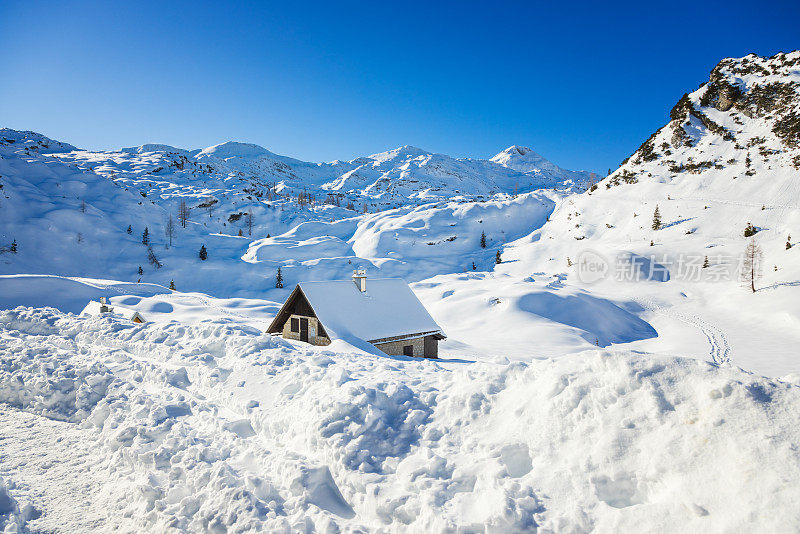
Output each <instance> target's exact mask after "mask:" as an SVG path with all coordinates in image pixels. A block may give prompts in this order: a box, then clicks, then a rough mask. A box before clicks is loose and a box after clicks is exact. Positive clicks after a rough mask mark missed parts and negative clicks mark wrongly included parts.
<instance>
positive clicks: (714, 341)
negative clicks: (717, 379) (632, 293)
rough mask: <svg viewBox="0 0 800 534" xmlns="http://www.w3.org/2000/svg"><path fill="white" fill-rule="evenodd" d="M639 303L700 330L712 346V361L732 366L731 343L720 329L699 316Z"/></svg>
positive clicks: (656, 305)
mask: <svg viewBox="0 0 800 534" xmlns="http://www.w3.org/2000/svg"><path fill="white" fill-rule="evenodd" d="M638 302H639V304H641V305H642V306H643V307H645V308H647V309H648V310H650V311H652V312H655V313H659V314H661V315H665V316H667V317H671V318H673V319H677V320H678V321H681V322H684V323H686V324H688V325H690V326H693V327H695V328H697V329H698V330H700V331H701V332H702V333H703V335H704V336H705V337H706V339H707V340H708V344H709V346H710V350H709V357H710V358H711V361H712V362H714V363H716V364H718V365H724V364H727V365H730V363H731V347H730V343H728V338H727V336H726V335H725V333H724V332H723V331H722V330H721V329H720V328H718V327H717V326H714V325H713V324H711V323H709V322H708V321H706V320H704V319H702V318H701V317H699V316H697V315H694V314H690V315H686V314H682V313H678V312H676V311H674V310H672V309H670V308H668V307H666V306H660V305H658V304H656V303H655V302H654V301H653V300H651V299H639V300H638Z"/></svg>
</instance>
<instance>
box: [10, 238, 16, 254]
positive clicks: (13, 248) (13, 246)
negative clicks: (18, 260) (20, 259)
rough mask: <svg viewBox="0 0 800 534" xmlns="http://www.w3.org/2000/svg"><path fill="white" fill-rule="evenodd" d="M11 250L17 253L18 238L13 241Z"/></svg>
mask: <svg viewBox="0 0 800 534" xmlns="http://www.w3.org/2000/svg"><path fill="white" fill-rule="evenodd" d="M10 250H11V252H13V253H14V254H16V253H17V240H16V239H15V240H14V241H12V242H11V249H10Z"/></svg>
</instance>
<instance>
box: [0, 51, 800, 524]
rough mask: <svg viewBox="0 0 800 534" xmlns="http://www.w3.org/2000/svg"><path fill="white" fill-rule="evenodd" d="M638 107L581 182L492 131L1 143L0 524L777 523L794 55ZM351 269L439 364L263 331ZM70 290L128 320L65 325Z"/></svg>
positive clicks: (795, 265)
mask: <svg viewBox="0 0 800 534" xmlns="http://www.w3.org/2000/svg"><path fill="white" fill-rule="evenodd" d="M677 99H678V95H676V100H677ZM667 112H668V110H664V113H665V120H666V121H667V123H666V124H665V126H664V127H663V128H660V129H659V130H658V131H657V132H655V133H654V134H653V136H651V137H650V138H649V139H648V140H646V141H645V142H644V143H643V144H642V146H641V147H640V148H639V149H637V150H636V151H634V153H633V154H632V156H631V157H630V158H628V159H627V160H626V162H625V163H624V164H623V165H622V166H621V167H620V168H619V169H617V170H616V171H615V172H613V173H611V175H610V176H608V177H606V178H604V179H603V180H601V181H599V182H597V183H595V184H594V185H595V186H594V187H592V188H591V189H590V190H589V191H585V192H584V191H583V189H584V187H582V184H586V183H589V182H590V181H591V177H590V176H589V175H588V174H586V173H576V172H573V171H566V170H564V169H560V168H558V167H557V166H555V165H553V164H551V163H549V162H547V161H546V160H543V159H542V158H541V157H540V156H539V155H537V154H536V153H535V152H533V151H531V150H529V149H527V148H524V147H517V146H512V147H509V148H508V149H506V150H504V151H503V152H501V153H500V154H498V155H497V156H495V157H494V158H492V159H491V160H471V159H454V158H450V157H448V156H444V155H441V154H434V153H430V152H428V151H425V150H422V149H419V148H415V147H411V146H405V147H401V148H398V149H395V150H391V151H388V152H384V153H380V154H374V155H371V156H368V157H362V158H357V159H355V160H352V161H347V162H345V161H335V162H330V163H321V164H318V163H308V162H302V161H299V160H295V159H292V158H287V157H283V156H279V155H276V154H273V153H271V152H269V151H268V150H266V149H264V148H262V147H259V146H256V145H250V144H243V143H234V142H228V143H222V144H220V145H215V146H213V147H209V148H206V149H202V150H184V149H179V148H175V147H170V146H166V145H143V146H141V147H135V148H126V149H121V150H119V151H113V152H92V151H86V150H78V149H76V148H75V147H73V146H71V145H67V144H65V143H59V142H56V141H53V140H50V139H47V138H45V137H43V136H41V135H39V134H35V133H32V132H17V131H12V130H2V131H0V193H2V196H0V309H1V310H2V311H0V440H1V441H2V443H3V444H4V447H5V450H7V451H8V454H6V455H4V456H3V455H0V456H2V458H0V466H2V475H3V478H0V504H2V508H0V527H2V528H6V529H8V528H9V527H8V525H11V528H12V529H13V528H16V529H17V530H20V529H23V528H26V526H27V527H30V528H31V529H32V530H37V529H38V530H42V531H56V530H58V529H66V530H69V531H85V530H90V529H92V528H94V529H100V530H110V529H111V528H112V527H113V528H118V529H120V528H121V529H123V530H125V529H127V530H132V531H135V530H139V531H161V530H168V529H178V530H190V531H212V530H219V531H223V530H226V529H227V530H236V529H238V530H241V531H247V530H253V531H259V530H261V531H264V530H269V531H312V530H316V531H330V532H339V531H343V532H348V531H350V532H362V531H410V532H440V531H465V532H466V531H469V532H472V531H484V532H492V531H494V532H532V531H536V530H537V529H539V530H540V531H543V532H590V531H601V532H604V531H609V532H611V531H615V532H616V531H633V530H647V531H663V530H664V529H665V528H667V527H666V526H668V527H672V528H674V529H675V530H676V531H699V530H712V531H724V532H727V531H753V530H759V529H760V530H767V531H776V532H777V531H780V532H785V531H794V530H797V527H798V525H800V515H799V514H798V511H797V509H796V508H797V507H796V506H793V505H794V503H796V502H797V501H798V499H799V498H800V486H799V485H798V484H797V483H796V481H797V479H798V477H800V452H798V450H797V448H796V447H794V446H793V444H794V443H797V442H798V440H800V430H798V429H800V357H798V352H797V350H796V347H797V346H798V345H800V298H798V291H800V247H798V246H797V245H796V243H797V240H798V239H800V180H799V179H798V177H799V176H800V52H792V53H790V54H778V55H776V56H773V57H771V58H762V57H758V56H754V55H750V56H747V57H744V58H736V59H725V60H723V61H721V62H720V63H719V65H717V66H716V67H715V68H714V70H713V71H712V72H711V76H710V78H709V81H708V82H707V83H705V84H703V85H701V86H700V88H699V89H697V90H695V91H693V92H691V93H688V94H686V95H684V96H683V97H682V98H680V99H679V100H678V103H677V105H676V106H675V107H674V108H673V110H672V112H670V113H669V119H666V117H667ZM553 187H556V188H557V189H558V190H557V191H553V190H552V188H553ZM514 192H518V193H519V194H518V195H513V193H514ZM301 193H302V195H301ZM329 193H330V196H328V194H329ZM495 193H496V194H495ZM313 197H316V199H314V198H313ZM181 201H185V202H186V203H187V204H188V207H189V208H190V215H189V217H188V220H187V221H186V224H185V227H184V225H183V224H179V223H178V221H177V220H176V216H177V214H178V206H179V203H180V202H181ZM323 201H327V202H323ZM348 204H352V205H348ZM365 208H366V211H367V213H364V212H363V211H364V209H365ZM656 208H658V213H659V217H656V215H655V212H656ZM170 215H172V217H173V222H174V223H175V226H176V228H174V231H173V232H172V234H173V235H170V234H169V232H167V231H166V230H167V228H168V222H169V220H170ZM129 226H130V227H131V231H130V232H129V231H128V227H129ZM145 228H147V229H148V231H149V234H148V240H147V241H148V243H146V244H145V243H143V241H144V239H143V232H144V229H145ZM746 229H747V234H752V233H753V232H755V233H754V235H749V237H747V236H746V235H745V230H746ZM753 242H755V243H756V244H757V245H758V246H759V247H760V248H761V250H762V254H763V261H762V263H761V264H760V267H761V269H760V274H761V277H760V278H759V279H758V280H757V281H756V284H757V285H756V289H757V291H755V292H753V291H751V290H750V288H749V286H747V287H743V284H742V281H741V279H740V277H741V275H742V274H743V269H742V265H741V260H742V253H743V252H744V250H745V247H746V246H747V244H748V243H753ZM201 245H202V246H205V247H206V249H207V252H208V257H207V259H205V260H203V259H200V258H199V257H198V250H199V249H200V247H201ZM151 254H152V255H154V256H156V258H157V263H158V264H156V263H154V262H152V261H151V259H150V258H151ZM497 262H499V263H497ZM139 267H141V274H140V271H139ZM356 267H363V268H365V269H366V270H367V276H368V278H369V277H372V276H401V277H404V278H406V279H407V280H408V281H410V282H412V289H413V290H414V292H415V293H416V294H417V296H418V297H419V298H420V300H421V301H422V302H423V303H424V304H425V306H426V308H427V309H428V310H429V311H430V313H431V315H432V316H433V317H434V319H435V320H436V321H437V323H438V324H440V325H441V326H442V328H443V329H444V331H445V332H446V333H447V335H448V338H447V340H445V341H443V342H442V343H441V344H440V355H441V356H442V357H443V359H442V360H440V361H438V362H433V361H418V360H411V359H407V358H396V359H395V358H387V357H382V356H380V355H376V354H373V353H365V352H362V351H359V350H357V349H356V348H355V347H353V346H350V345H348V344H346V343H343V342H341V340H338V341H335V342H334V344H332V345H331V346H328V347H313V346H310V345H307V344H302V343H299V342H295V341H291V340H285V339H278V338H275V337H271V336H267V335H265V334H264V333H263V330H264V329H265V327H266V325H267V324H269V322H270V321H271V319H272V318H273V317H274V315H275V313H276V311H277V309H278V307H279V305H280V303H281V302H283V301H284V300H285V299H286V297H287V296H288V294H289V292H290V291H291V290H292V289H293V287H294V284H295V283H296V282H298V281H303V280H312V279H317V280H322V279H341V278H345V277H347V276H348V275H349V273H350V272H351V271H352V269H354V268H356ZM278 268H281V270H282V273H283V277H284V287H283V288H278V287H276V284H275V275H276V271H277V269H278ZM173 280H174V282H175V284H176V286H177V291H171V290H169V289H168V288H167V286H168V285H169V282H170V281H173ZM100 296H107V297H109V298H110V301H111V304H112V305H113V306H118V307H122V308H128V309H136V310H138V311H139V312H141V313H142V314H143V315H144V316H145V318H146V319H147V321H148V323H147V324H144V325H135V324H133V323H131V322H129V321H125V320H123V319H121V318H114V317H78V316H76V315H74V313H76V312H78V311H79V310H81V309H82V307H83V306H84V305H85V303H86V301H87V300H88V299H90V298H93V299H96V298H98V297H100ZM17 306H27V307H17ZM45 307H49V309H42V308H45ZM70 312H72V313H70ZM761 375H766V376H761ZM767 377H769V378H767ZM31 444H36V445H35V446H31ZM65 459H67V460H68V461H65ZM75 471H79V472H80V473H88V474H87V475H86V476H82V477H77V478H76V477H74V476H60V475H65V474H69V475H72V474H73V473H74V472H75ZM719 473H725V476H723V477H720V476H719ZM765 495H767V496H769V498H767V499H765V498H764V496H765ZM101 505H102V506H101ZM673 525H674V527H673ZM106 527H108V528H106Z"/></svg>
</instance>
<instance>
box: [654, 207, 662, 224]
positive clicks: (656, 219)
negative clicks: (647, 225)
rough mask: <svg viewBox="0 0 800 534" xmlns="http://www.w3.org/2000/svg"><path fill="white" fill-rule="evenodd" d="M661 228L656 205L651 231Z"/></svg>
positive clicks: (659, 213) (659, 214) (659, 215)
mask: <svg viewBox="0 0 800 534" xmlns="http://www.w3.org/2000/svg"><path fill="white" fill-rule="evenodd" d="M660 228H661V212H660V211H658V204H656V211H654V212H653V230H658V229H660Z"/></svg>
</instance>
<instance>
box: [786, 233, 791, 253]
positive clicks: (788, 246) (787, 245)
mask: <svg viewBox="0 0 800 534" xmlns="http://www.w3.org/2000/svg"><path fill="white" fill-rule="evenodd" d="M790 248H792V236H791V235H789V236H787V237H786V250H789V249H790Z"/></svg>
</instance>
